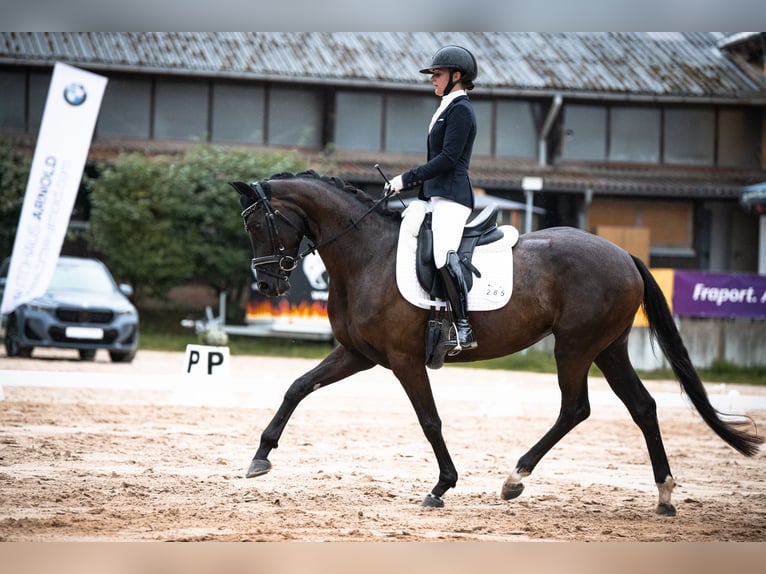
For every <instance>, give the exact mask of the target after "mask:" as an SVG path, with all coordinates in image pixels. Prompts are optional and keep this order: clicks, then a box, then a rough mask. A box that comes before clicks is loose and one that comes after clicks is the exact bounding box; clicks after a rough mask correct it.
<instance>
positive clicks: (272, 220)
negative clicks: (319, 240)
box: [232, 181, 315, 279]
mask: <svg viewBox="0 0 766 574" xmlns="http://www.w3.org/2000/svg"><path fill="white" fill-rule="evenodd" d="M235 183H237V184H240V185H246V186H247V187H249V188H250V189H251V190H253V191H254V192H255V196H256V200H255V201H254V202H253V203H252V204H251V205H249V206H248V207H246V208H245V209H244V210H243V211H242V221H243V222H244V225H245V232H246V233H249V232H250V227H249V226H248V224H247V218H248V217H249V216H250V214H252V213H254V212H256V211H258V209H260V208H263V210H264V211H265V212H266V226H267V228H268V230H269V240H270V241H271V245H272V246H273V247H274V248H275V249H274V254H273V255H265V256H263V257H253V258H252V259H251V261H250V266H251V267H252V268H253V269H254V270H258V268H259V267H263V266H264V265H269V264H272V263H277V264H278V265H279V274H275V273H272V272H270V271H268V270H266V269H262V270H261V271H262V272H263V273H265V274H267V275H271V276H273V277H278V278H280V279H286V278H287V276H288V275H289V274H290V273H291V272H292V271H293V270H294V269H295V268H296V267H297V266H298V262H299V261H300V260H301V259H303V258H304V257H305V256H306V255H308V254H309V253H310V252H311V251H308V252H306V253H303V254H299V255H298V256H297V257H292V256H291V255H287V254H286V253H285V251H286V249H285V243H284V241H283V240H282V236H281V235H280V234H279V228H278V227H277V223H276V218H277V217H279V218H280V219H281V220H282V221H284V222H285V223H287V224H288V225H289V226H290V227H292V228H293V229H295V230H296V231H297V232H298V233H299V234H300V235H303V231H301V230H300V229H298V227H297V226H296V225H295V224H294V223H293V222H292V221H290V220H289V219H288V218H287V217H286V216H285V215H284V214H282V212H280V211H279V210H278V209H274V206H273V205H272V204H271V200H270V195H271V193H267V192H266V191H265V190H264V188H263V186H264V185H266V186H268V183H262V182H260V181H257V182H255V183H251V184H249V185H248V184H242V183H241V182H234V183H232V185H233V186H234V187H235V188H236V189H237V190H238V191H239V188H237V185H235ZM269 191H270V190H269ZM313 249H315V248H313V247H312V250H313Z"/></svg>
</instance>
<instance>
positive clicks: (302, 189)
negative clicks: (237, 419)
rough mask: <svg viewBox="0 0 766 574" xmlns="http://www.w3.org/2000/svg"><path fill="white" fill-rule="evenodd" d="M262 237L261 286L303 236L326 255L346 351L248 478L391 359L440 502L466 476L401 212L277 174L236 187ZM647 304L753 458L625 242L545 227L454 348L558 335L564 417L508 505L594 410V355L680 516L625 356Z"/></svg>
mask: <svg viewBox="0 0 766 574" xmlns="http://www.w3.org/2000/svg"><path fill="white" fill-rule="evenodd" d="M232 185H233V186H234V187H235V188H236V189H237V190H238V191H239V192H240V194H241V197H240V201H241V204H242V206H243V208H244V211H243V212H242V217H243V219H244V223H245V228H246V230H247V232H248V234H249V237H250V241H251V243H252V248H253V253H254V259H253V267H254V269H255V271H256V284H257V288H258V290H259V291H260V292H261V293H263V294H265V295H267V296H279V295H283V294H284V293H285V292H286V291H287V290H288V289H289V287H290V283H289V275H290V272H291V271H292V270H293V269H294V268H295V266H296V264H297V261H298V260H299V259H300V258H301V257H302V256H303V255H305V254H306V253H299V252H298V250H299V246H300V242H301V239H302V238H303V237H304V236H305V237H307V238H308V239H309V240H310V241H311V242H313V244H314V246H315V247H316V249H317V250H318V252H319V254H320V255H321V257H322V260H323V261H324V264H325V267H326V269H327V273H328V275H329V279H330V281H329V283H330V292H329V301H328V314H329V319H330V323H331V325H332V331H333V334H334V336H335V339H336V340H337V343H338V344H337V346H336V347H335V348H334V349H333V350H332V352H331V353H330V354H329V355H328V356H327V357H326V358H325V359H324V360H322V361H321V362H320V363H319V365H317V366H316V367H315V368H313V369H311V370H310V371H308V372H307V373H305V374H304V375H302V376H301V377H299V378H298V379H296V380H295V381H294V382H293V383H292V385H290V387H289V389H288V390H287V392H286V394H285V396H284V400H283V401H282V404H281V405H280V407H279V409H278V410H277V412H276V413H275V415H274V417H273V419H272V420H271V422H270V423H269V424H268V426H267V427H266V429H265V430H264V432H263V434H262V435H261V441H260V445H259V447H258V450H257V452H256V453H255V456H254V458H253V460H252V463H251V465H250V468H249V469H248V472H247V476H248V477H254V476H258V475H261V474H264V473H266V472H268V471H269V470H270V469H271V463H270V462H269V460H268V456H269V454H270V453H271V451H272V449H275V448H277V444H278V441H279V438H280V436H281V435H282V432H283V431H284V429H285V425H286V424H287V421H288V420H289V418H290V416H291V415H292V413H293V412H294V410H295V408H296V407H297V406H298V404H299V403H300V402H301V401H302V400H303V399H304V398H305V397H306V396H308V395H309V394H310V393H312V392H314V391H316V390H318V389H320V388H322V387H325V386H327V385H329V384H332V383H334V382H336V381H339V380H341V379H344V378H346V377H348V376H350V375H353V374H354V373H358V372H360V371H364V370H366V369H370V368H372V367H373V366H375V365H382V366H383V367H386V368H388V369H390V370H391V371H392V372H393V374H394V375H395V376H396V378H397V379H398V380H399V382H400V383H401V385H402V387H403V388H404V391H405V392H406V393H407V396H408V397H409V400H410V401H411V403H412V406H413V408H414V410H415V413H416V415H417V418H418V421H419V422H420V425H421V427H422V429H423V432H424V433H425V436H426V438H427V439H428V441H429V443H430V444H431V446H432V448H433V451H434V454H435V455H436V460H437V462H438V465H439V478H438V482H437V483H436V485H435V486H434V487H433V489H432V491H431V492H430V493H429V494H428V495H427V496H426V497H425V499H424V500H423V503H422V504H423V505H424V506H437V507H439V506H443V504H444V503H443V501H442V496H443V495H444V493H445V492H446V491H447V490H448V489H450V488H452V487H454V486H455V484H456V483H457V477H458V475H457V471H456V469H455V465H454V464H453V462H452V459H451V457H450V453H449V451H448V450H447V445H446V444H445V442H444V438H443V436H442V432H441V426H442V423H441V420H440V418H439V414H438V412H437V409H436V405H435V403H434V397H433V394H432V391H431V385H430V381H429V377H428V372H427V369H426V366H425V341H424V339H425V337H424V333H425V325H426V322H427V320H428V317H429V311H427V310H424V309H420V308H417V307H415V306H413V305H411V304H410V303H408V302H407V301H405V299H403V298H402V296H401V295H400V293H399V291H398V288H397V286H396V280H395V262H396V250H397V240H398V234H399V228H400V223H401V216H400V214H399V213H398V212H393V211H390V210H388V209H385V208H383V207H381V206H380V205H379V202H374V201H373V199H372V198H371V197H370V196H369V195H367V194H365V193H364V192H362V191H360V190H357V189H354V188H353V187H351V186H348V185H345V184H344V183H343V182H342V181H341V180H339V179H336V178H327V177H321V176H319V175H318V174H316V173H314V172H304V173H301V174H297V175H293V174H278V175H276V176H272V178H270V179H268V180H263V181H261V182H257V183H254V184H250V185H248V184H245V183H242V182H233V183H232ZM642 304H643V305H644V308H645V312H646V314H647V317H648V320H649V324H650V329H651V332H652V334H653V336H654V338H655V339H656V340H657V341H658V342H659V345H660V347H661V349H662V351H663V353H664V354H665V356H666V357H667V359H668V361H669V363H670V364H671V366H672V368H673V370H674V372H675V374H676V376H677V378H678V380H679V381H680V383H681V386H682V387H683V390H684V392H685V393H686V394H687V395H688V397H689V398H690V399H691V402H692V403H693V404H694V406H695V407H696V409H697V410H698V411H699V413H700V415H701V416H702V418H703V419H704V421H705V422H706V423H707V424H708V425H709V426H710V428H711V429H712V430H713V431H714V432H715V433H716V434H717V435H718V436H719V437H720V438H722V439H723V440H724V441H725V442H727V443H728V444H729V445H731V446H732V447H733V448H735V449H736V450H738V451H739V452H741V453H742V454H744V455H746V456H752V455H754V454H755V453H756V452H757V451H758V448H759V445H760V444H761V443H762V442H763V439H762V437H759V436H757V435H753V434H749V433H747V432H745V431H744V430H742V429H739V428H737V427H736V426H734V425H732V424H730V423H728V422H725V421H724V420H722V419H721V418H719V416H718V412H717V411H716V410H715V409H714V407H713V406H712V405H711V404H710V401H709V399H708V397H707V394H706V392H705V389H704V387H703V385H702V383H701V381H700V379H699V377H698V375H697V373H696V371H695V369H694V367H693V365H692V364H691V361H690V359H689V355H688V352H687V350H686V348H685V347H684V344H683V342H682V340H681V337H680V334H679V332H678V330H677V328H676V326H675V323H674V322H673V317H672V315H671V313H670V310H669V309H668V306H667V303H666V302H665V299H664V296H663V294H662V292H661V291H660V289H659V287H658V285H657V283H656V282H655V281H654V279H653V278H652V276H651V274H650V273H649V271H648V269H647V268H646V266H645V265H644V264H643V263H642V262H641V261H640V260H639V259H637V258H635V257H633V256H631V255H630V254H629V253H628V252H627V251H625V250H623V249H621V248H619V247H617V246H616V245H614V244H613V243H610V242H608V241H605V240H604V239H601V238H599V237H597V236H595V235H592V234H589V233H586V232H583V231H580V230H577V229H573V228H554V229H544V230H541V231H536V232H533V233H527V234H524V235H522V236H521V238H520V239H519V242H518V244H517V245H516V246H515V247H514V274H513V295H512V297H511V300H510V302H509V303H508V304H506V305H505V306H504V307H503V308H501V309H500V310H497V311H482V312H474V313H472V314H471V323H472V325H473V328H474V332H475V333H476V336H477V339H478V341H479V347H478V348H477V349H475V350H471V351H466V352H463V353H460V354H459V355H457V356H454V357H448V358H447V361H448V362H465V361H474V360H483V359H491V358H494V357H500V356H504V355H509V354H511V353H515V352H517V351H520V350H522V349H524V348H526V347H529V346H530V345H532V344H533V343H535V342H537V341H539V340H540V339H542V338H543V337H545V336H546V335H549V334H553V336H554V337H555V348H554V355H555V359H556V365H557V371H558V383H559V388H560V390H561V406H560V411H559V416H558V418H557V419H556V421H555V423H554V424H553V426H552V428H551V429H550V430H549V431H548V432H547V433H545V435H544V436H543V437H542V438H541V439H540V440H539V441H538V442H537V444H535V445H534V446H533V447H532V448H531V449H530V450H529V451H528V452H527V453H526V454H524V455H523V456H522V457H521V458H520V459H519V460H518V463H517V464H516V468H515V470H514V471H513V472H512V473H511V474H510V476H509V477H508V479H507V480H506V481H505V483H504V484H503V486H502V490H501V495H502V497H503V498H504V499H506V500H508V499H511V498H515V497H517V496H518V495H519V494H521V492H522V490H523V488H524V486H523V484H522V479H523V478H524V477H526V476H528V475H529V474H530V473H531V472H532V471H533V470H534V468H535V466H536V465H537V463H538V462H539V461H540V460H541V459H542V457H543V456H544V455H545V454H546V453H547V452H548V451H549V450H550V449H551V448H552V447H553V446H554V445H556V443H557V442H559V441H560V440H561V439H562V438H563V437H564V436H565V435H566V434H567V433H568V432H569V431H570V430H572V429H573V428H574V427H575V426H576V425H577V424H578V423H580V422H582V421H584V420H585V419H586V418H587V417H588V416H589V414H590V405H589V401H588V386H587V382H588V369H589V368H590V366H591V364H592V363H595V364H596V365H597V366H598V367H599V368H600V369H601V371H602V372H603V374H604V376H605V377H606V380H607V381H608V383H609V386H610V387H611V388H612V390H613V391H614V392H615V393H616V394H617V396H618V397H619V398H620V399H621V400H622V402H623V403H624V404H625V406H626V407H627V409H628V411H629V413H630V415H631V417H632V418H633V420H634V421H635V423H636V424H637V425H638V427H639V428H640V429H641V432H642V433H643V435H644V438H645V440H646V444H647V447H648V450H649V456H650V459H651V463H652V468H653V471H654V480H655V483H656V484H657V488H658V490H659V503H658V505H657V513H658V514H665V515H673V514H675V508H674V507H673V505H672V503H671V500H670V499H671V492H672V490H673V486H674V484H675V483H674V480H673V476H672V475H671V472H670V466H669V464H668V460H667V456H666V454H665V448H664V446H663V442H662V438H661V436H660V429H659V424H658V421H657V414H656V406H655V401H654V399H653V398H652V397H651V396H650V394H649V392H648V391H647V390H646V388H645V387H644V385H643V384H642V382H641V380H640V379H639V378H638V376H637V375H636V372H635V371H634V369H633V366H632V365H631V363H630V359H629V357H628V335H629V333H630V330H631V326H632V323H633V317H634V315H635V313H636V310H637V309H638V308H639V306H640V305H642Z"/></svg>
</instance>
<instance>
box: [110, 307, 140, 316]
mask: <svg viewBox="0 0 766 574" xmlns="http://www.w3.org/2000/svg"><path fill="white" fill-rule="evenodd" d="M136 315H138V313H137V312H136V310H135V309H115V311H114V316H115V317H135V316H136Z"/></svg>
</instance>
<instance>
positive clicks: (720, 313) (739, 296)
mask: <svg viewBox="0 0 766 574" xmlns="http://www.w3.org/2000/svg"><path fill="white" fill-rule="evenodd" d="M673 314H675V315H686V316H691V317H748V318H750V319H766V275H743V274H723V273H696V272H692V271H676V272H675V278H674V281H673Z"/></svg>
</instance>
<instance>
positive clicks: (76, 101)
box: [64, 84, 88, 106]
mask: <svg viewBox="0 0 766 574" xmlns="http://www.w3.org/2000/svg"><path fill="white" fill-rule="evenodd" d="M87 96H88V94H87V93H86V92H85V87H84V86H83V85H82V84H69V85H68V86H67V87H66V88H64V99H65V100H66V101H67V102H68V103H69V104H71V105H73V106H79V105H81V104H82V103H83V102H85V98H86V97H87Z"/></svg>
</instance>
